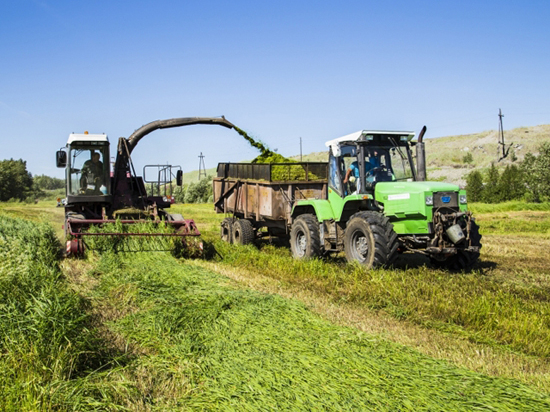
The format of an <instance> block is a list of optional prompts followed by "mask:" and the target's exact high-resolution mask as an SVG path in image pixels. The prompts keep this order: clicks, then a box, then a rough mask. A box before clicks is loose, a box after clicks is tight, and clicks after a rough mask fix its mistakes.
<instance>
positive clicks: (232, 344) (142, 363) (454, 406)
mask: <svg viewBox="0 0 550 412" xmlns="http://www.w3.org/2000/svg"><path fill="white" fill-rule="evenodd" d="M93 276H94V277H95V278H97V279H98V280H99V282H100V283H99V285H98V287H97V288H96V289H95V291H94V292H93V297H92V299H93V300H94V301H101V302H105V308H106V310H107V311H110V312H112V313H116V314H118V315H117V316H116V317H114V318H113V320H112V321H111V322H110V323H109V328H110V330H111V333H113V334H115V335H117V336H119V338H118V339H119V340H122V341H123V342H124V341H125V342H126V343H123V344H124V345H125V346H127V347H131V348H133V350H134V352H135V353H136V354H140V355H138V356H136V357H135V358H133V360H132V362H131V364H129V365H127V367H126V368H125V369H124V370H119V371H117V373H116V374H112V375H111V377H110V379H113V380H117V381H118V380H125V381H126V382H128V383H129V384H130V383H131V384H132V385H134V388H135V389H137V390H135V391H132V392H131V394H133V395H131V396H130V397H128V398H125V399H124V404H129V405H138V407H139V405H146V406H147V407H148V408H150V409H152V410H220V411H221V410H223V411H226V410H234V411H258V410H266V411H267V410H383V411H395V410H414V411H418V410H529V411H533V410H547V409H548V408H550V401H549V399H548V397H547V396H546V395H543V394H540V393H537V392H535V391H533V390H532V389H530V388H527V387H525V386H523V385H521V384H519V383H517V382H516V381H512V380H505V379H498V378H489V377H486V376H483V375H480V374H477V373H474V372H471V371H467V370H463V369H459V368H456V367H454V366H451V365H449V364H448V363H446V362H443V361H436V360H434V359H432V358H429V357H427V356H424V355H421V354H419V353H418V352H415V351H413V350H410V349H407V348H405V347H403V346H400V345H397V344H394V343H389V342H387V341H384V340H382V339H381V338H374V337H372V336H369V335H366V334H364V333H361V332H358V331H357V330H354V329H350V328H344V327H339V326H335V325H332V324H330V323H328V322H327V321H325V320H322V319H321V318H320V317H318V316H317V315H315V314H313V313H312V312H310V311H309V310H308V309H306V308H305V307H304V306H303V305H302V304H301V303H298V302H296V301H292V300H286V299H283V298H281V297H278V296H276V295H267V294H262V293H257V292H252V291H249V290H243V289H240V286H239V285H237V284H236V283H233V282H231V281H229V280H228V279H227V278H224V277H222V276H220V275H217V274H215V273H213V272H211V271H209V270H206V269H203V268H200V267H198V266H196V265H193V264H191V263H186V262H185V261H178V260H176V259H174V258H173V257H171V256H170V255H168V254H155V255H151V254H145V253H138V254H135V255H129V254H112V253H105V254H102V255H101V258H100V261H99V262H98V264H97V266H96V268H95V269H94V272H93ZM137 394H141V395H140V397H134V396H138V395H137Z"/></svg>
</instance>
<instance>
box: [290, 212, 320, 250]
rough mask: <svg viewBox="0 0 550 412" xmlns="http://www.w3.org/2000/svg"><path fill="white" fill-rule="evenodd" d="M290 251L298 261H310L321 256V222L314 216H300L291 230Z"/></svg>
mask: <svg viewBox="0 0 550 412" xmlns="http://www.w3.org/2000/svg"><path fill="white" fill-rule="evenodd" d="M290 250H291V251H292V256H294V258H296V259H310V258H314V257H317V256H319V255H320V254H321V235H320V234H319V222H318V221H317V218H316V217H315V216H314V215H312V214H304V215H300V216H298V217H297V218H296V220H295V221H294V223H293V224H292V229H291V230H290Z"/></svg>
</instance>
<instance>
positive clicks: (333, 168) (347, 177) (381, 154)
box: [326, 130, 416, 197]
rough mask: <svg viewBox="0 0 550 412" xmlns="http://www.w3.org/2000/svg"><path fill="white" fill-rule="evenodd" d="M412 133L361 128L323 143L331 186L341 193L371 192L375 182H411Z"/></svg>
mask: <svg viewBox="0 0 550 412" xmlns="http://www.w3.org/2000/svg"><path fill="white" fill-rule="evenodd" d="M413 137H414V132H396V131H368V130H361V131H358V132H355V133H352V134H349V135H346V136H343V137H340V138H338V139H334V140H331V141H329V142H327V143H326V145H327V147H328V148H329V177H330V186H331V188H332V189H334V190H335V191H336V192H337V193H338V194H340V196H342V197H345V196H347V195H350V194H367V193H373V191H374V187H375V185H376V184H377V183H378V182H392V181H413V180H416V173H415V169H414V165H413V161H412V154H411V150H410V145H411V143H410V141H411V140H412V138H413Z"/></svg>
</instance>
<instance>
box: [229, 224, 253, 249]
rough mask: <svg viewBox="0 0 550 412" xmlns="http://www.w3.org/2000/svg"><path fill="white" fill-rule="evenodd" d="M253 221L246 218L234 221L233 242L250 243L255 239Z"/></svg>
mask: <svg viewBox="0 0 550 412" xmlns="http://www.w3.org/2000/svg"><path fill="white" fill-rule="evenodd" d="M255 237H256V236H255V234H254V227H253V226H252V222H250V220H246V219H239V220H235V221H234V222H233V243H236V244H237V245H248V244H249V243H253V242H254V239H255Z"/></svg>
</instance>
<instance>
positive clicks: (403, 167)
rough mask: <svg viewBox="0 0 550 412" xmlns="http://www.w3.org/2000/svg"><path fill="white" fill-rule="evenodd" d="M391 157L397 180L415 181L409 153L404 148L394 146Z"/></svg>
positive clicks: (390, 153) (390, 151)
mask: <svg viewBox="0 0 550 412" xmlns="http://www.w3.org/2000/svg"><path fill="white" fill-rule="evenodd" d="M389 155H390V158H391V165H392V172H393V176H394V177H395V180H410V181H412V180H414V175H413V171H412V167H411V163H410V158H409V156H408V152H407V151H406V150H404V148H403V147H399V146H394V147H392V148H391V149H390V150H389Z"/></svg>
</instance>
